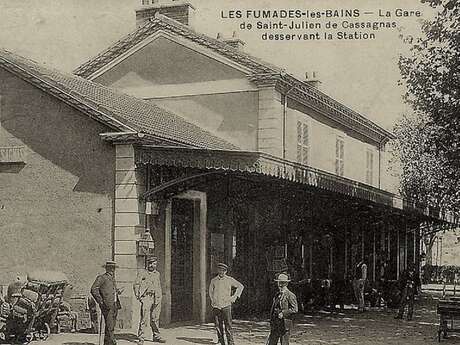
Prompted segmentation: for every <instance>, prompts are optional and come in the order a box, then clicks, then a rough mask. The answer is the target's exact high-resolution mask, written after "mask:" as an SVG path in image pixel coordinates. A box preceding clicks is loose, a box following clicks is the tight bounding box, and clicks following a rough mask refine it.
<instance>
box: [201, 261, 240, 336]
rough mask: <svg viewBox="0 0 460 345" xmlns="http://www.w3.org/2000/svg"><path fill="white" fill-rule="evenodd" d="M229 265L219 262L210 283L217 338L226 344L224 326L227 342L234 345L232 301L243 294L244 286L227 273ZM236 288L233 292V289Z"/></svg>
mask: <svg viewBox="0 0 460 345" xmlns="http://www.w3.org/2000/svg"><path fill="white" fill-rule="evenodd" d="M227 270H228V266H227V265H226V264H224V263H219V264H217V272H218V274H217V276H215V277H214V278H213V279H212V280H211V283H210V284H209V297H210V298H211V306H212V313H213V317H214V324H215V327H216V331H217V338H218V341H219V343H220V344H221V345H225V341H224V326H225V335H226V337H227V344H228V345H234V344H235V342H234V340H233V330H232V303H235V301H236V299H237V298H239V297H240V296H241V293H242V292H243V289H244V286H243V284H241V283H240V282H239V281H237V280H236V279H235V278H232V277H230V276H228V275H227ZM233 288H234V289H236V290H235V292H234V293H233V294H232V289H233Z"/></svg>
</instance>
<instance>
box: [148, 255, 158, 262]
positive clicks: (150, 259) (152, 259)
mask: <svg viewBox="0 0 460 345" xmlns="http://www.w3.org/2000/svg"><path fill="white" fill-rule="evenodd" d="M157 261H158V258H157V257H156V256H148V257H147V263H149V262H157Z"/></svg>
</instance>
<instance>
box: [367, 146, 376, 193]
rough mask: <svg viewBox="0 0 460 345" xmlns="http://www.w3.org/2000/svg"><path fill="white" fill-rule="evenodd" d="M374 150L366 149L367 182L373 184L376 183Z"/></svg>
mask: <svg viewBox="0 0 460 345" xmlns="http://www.w3.org/2000/svg"><path fill="white" fill-rule="evenodd" d="M373 179H374V152H373V151H372V150H369V149H368V150H366V183H367V184H370V185H372V184H373V183H374V180H373Z"/></svg>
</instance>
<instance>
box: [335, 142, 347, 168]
mask: <svg viewBox="0 0 460 345" xmlns="http://www.w3.org/2000/svg"><path fill="white" fill-rule="evenodd" d="M344 154H345V140H344V138H343V137H341V136H338V137H337V138H336V140H335V173H336V174H337V175H339V176H343V173H344Z"/></svg>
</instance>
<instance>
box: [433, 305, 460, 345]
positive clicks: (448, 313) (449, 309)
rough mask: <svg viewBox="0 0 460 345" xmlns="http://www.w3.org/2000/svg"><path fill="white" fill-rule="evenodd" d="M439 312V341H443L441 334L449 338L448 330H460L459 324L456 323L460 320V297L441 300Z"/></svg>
mask: <svg viewBox="0 0 460 345" xmlns="http://www.w3.org/2000/svg"><path fill="white" fill-rule="evenodd" d="M437 313H438V314H439V328H438V342H440V341H441V335H442V336H443V337H444V338H447V332H460V328H459V326H458V325H456V323H458V322H459V321H460V298H459V297H451V298H448V299H441V300H439V302H438V308H437Z"/></svg>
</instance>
